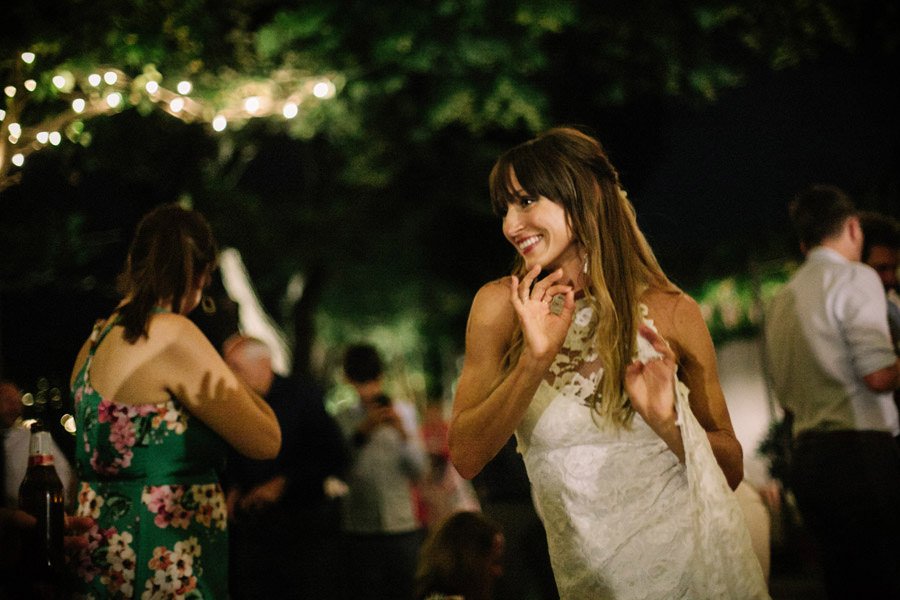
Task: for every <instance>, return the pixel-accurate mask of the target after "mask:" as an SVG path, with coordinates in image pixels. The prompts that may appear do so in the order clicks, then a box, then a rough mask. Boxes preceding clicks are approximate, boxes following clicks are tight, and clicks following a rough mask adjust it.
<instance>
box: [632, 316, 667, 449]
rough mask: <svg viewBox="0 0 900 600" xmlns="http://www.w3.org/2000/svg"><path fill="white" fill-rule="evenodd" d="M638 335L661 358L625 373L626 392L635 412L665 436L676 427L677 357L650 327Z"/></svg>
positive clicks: (637, 364) (638, 362)
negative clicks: (665, 432)
mask: <svg viewBox="0 0 900 600" xmlns="http://www.w3.org/2000/svg"><path fill="white" fill-rule="evenodd" d="M638 333H639V335H641V336H642V337H643V338H644V339H646V340H647V341H648V342H650V344H651V345H652V346H653V348H654V349H655V350H656V351H657V352H659V353H660V354H661V356H660V357H658V358H654V359H651V360H648V361H647V362H646V363H643V362H641V361H639V360H635V361H634V362H632V363H631V364H630V365H628V367H627V368H626V369H625V391H626V392H627V393H628V397H629V398H630V399H631V405H632V406H633V407H634V410H635V411H636V412H637V413H638V414H639V415H641V417H642V418H643V419H644V421H646V423H647V424H648V425H649V426H650V427H652V428H653V430H654V431H656V432H657V433H659V434H660V435H662V434H663V432H664V431H666V430H670V429H671V428H672V427H673V426H674V425H675V418H676V415H675V365H676V362H675V353H674V352H673V351H672V349H671V348H670V347H669V344H667V343H666V340H664V339H663V338H662V336H660V335H659V334H658V333H656V332H655V331H654V330H653V329H651V328H650V327H647V326H646V325H642V326H641V328H640V329H639V330H638Z"/></svg>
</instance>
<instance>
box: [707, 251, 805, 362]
mask: <svg viewBox="0 0 900 600" xmlns="http://www.w3.org/2000/svg"><path fill="white" fill-rule="evenodd" d="M796 267H797V265H796V264H795V263H793V262H784V263H777V264H772V265H765V266H759V265H752V266H751V268H750V269H749V270H748V271H747V272H743V273H738V274H735V275H732V276H729V277H724V278H720V279H711V280H709V281H707V282H706V283H705V284H704V285H703V286H702V287H701V288H700V289H699V290H698V291H696V292H694V293H692V294H691V295H692V296H693V297H694V299H695V300H696V301H697V303H698V304H699V305H700V311H701V313H702V314H703V318H704V320H705V321H706V326H707V327H708V328H709V332H710V335H711V336H712V338H713V342H714V343H716V344H721V343H723V342H725V341H727V340H730V339H734V338H740V337H749V336H753V335H756V334H757V333H759V330H760V327H761V326H762V323H763V316H764V313H765V307H766V306H767V305H768V303H769V301H770V300H771V299H772V298H773V297H774V296H775V294H776V293H778V290H780V289H781V287H782V286H783V285H784V284H785V283H786V282H787V280H788V279H789V278H790V275H791V273H793V271H794V270H795V269H796Z"/></svg>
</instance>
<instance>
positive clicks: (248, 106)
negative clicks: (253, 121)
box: [244, 96, 261, 115]
mask: <svg viewBox="0 0 900 600" xmlns="http://www.w3.org/2000/svg"><path fill="white" fill-rule="evenodd" d="M260 105H261V103H260V100H259V96H250V97H249V98H247V99H246V100H244V110H246V111H247V112H248V113H250V114H251V115H254V114H256V113H257V112H258V111H259V107H260Z"/></svg>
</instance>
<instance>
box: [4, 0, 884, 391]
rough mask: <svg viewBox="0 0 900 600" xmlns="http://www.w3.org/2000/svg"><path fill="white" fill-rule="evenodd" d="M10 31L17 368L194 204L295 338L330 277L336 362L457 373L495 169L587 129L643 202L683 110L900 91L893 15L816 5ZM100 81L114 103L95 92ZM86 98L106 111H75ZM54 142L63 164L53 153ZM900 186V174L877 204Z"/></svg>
mask: <svg viewBox="0 0 900 600" xmlns="http://www.w3.org/2000/svg"><path fill="white" fill-rule="evenodd" d="M4 11H5V12H6V15H5V16H6V19H5V24H4V35H3V36H2V37H0V78H2V79H3V80H4V87H9V86H14V87H15V88H16V89H15V90H14V92H15V93H14V94H13V95H10V94H9V92H7V93H6V108H5V110H4V112H3V113H2V115H3V120H2V121H0V134H2V135H0V143H2V148H0V190H2V193H0V205H2V208H3V210H2V217H0V218H2V224H3V227H4V231H6V232H8V234H7V235H6V236H4V237H5V239H4V240H3V241H2V242H0V244H2V247H0V281H2V286H0V294H2V295H0V318H2V321H0V341H2V353H3V356H4V364H5V365H6V366H7V368H10V369H12V368H13V367H14V366H15V365H12V364H11V363H13V362H14V361H15V360H34V358H28V357H26V358H21V357H20V356H17V355H16V354H17V350H18V348H14V346H18V345H19V343H20V340H21V339H24V337H26V335H25V334H23V333H19V325H20V324H21V321H22V320H25V321H27V322H30V323H33V325H32V327H31V329H30V334H29V335H37V334H36V333H35V332H36V330H37V329H38V328H40V327H42V320H41V318H40V316H39V315H38V314H36V311H37V310H39V309H41V310H44V311H50V312H52V311H53V308H52V304H51V306H50V307H45V306H43V305H42V304H41V303H40V302H35V300H34V298H35V296H40V297H43V298H47V299H52V300H55V301H56V302H57V303H61V305H64V306H67V307H68V308H67V309H66V310H69V311H71V313H72V314H71V316H66V318H63V319H60V321H59V326H58V329H60V330H64V331H59V330H57V331H55V332H53V335H55V336H58V337H61V338H62V339H63V341H62V342H60V343H58V344H56V346H57V347H60V348H61V350H60V353H61V354H64V355H65V358H64V359H61V358H54V359H53V362H54V363H55V362H56V361H59V362H64V361H68V360H71V356H73V355H74V350H73V349H72V346H77V342H78V340H80V338H82V337H83V335H82V334H83V333H84V327H86V326H87V325H82V324H81V323H80V322H79V324H78V325H77V326H76V325H75V323H76V322H78V321H83V322H84V323H89V322H90V318H92V317H93V316H96V315H91V316H90V317H86V316H85V314H84V313H85V312H87V311H92V310H97V311H100V310H103V307H104V304H109V303H111V301H112V300H111V299H112V298H114V292H113V289H112V284H113V278H114V275H115V273H116V271H117V270H118V267H119V266H120V264H121V261H122V258H123V256H124V249H125V244H126V243H127V241H128V239H129V238H130V235H131V232H132V228H133V226H134V224H135V223H136V221H137V219H138V218H139V216H140V215H141V214H142V213H143V212H144V211H145V210H146V209H148V208H149V207H150V206H153V205H155V204H157V203H159V202H164V201H173V200H177V199H185V198H187V199H189V200H190V202H191V203H192V204H193V205H194V206H196V207H197V208H199V209H200V210H202V211H203V212H204V213H205V214H206V215H207V216H208V217H209V218H210V220H211V221H212V222H213V224H214V227H215V229H216V232H217V234H218V236H219V238H220V241H221V242H222V243H223V244H224V245H231V246H234V247H237V248H238V249H240V250H241V251H242V252H243V253H244V256H245V260H246V261H247V264H248V267H249V269H250V272H251V274H252V275H253V276H254V279H255V280H256V283H257V284H258V286H259V287H260V290H261V293H262V296H263V300H264V302H265V304H266V305H267V306H268V307H269V308H270V310H271V311H272V312H273V313H275V314H276V315H277V316H278V317H279V318H281V319H285V320H287V319H288V315H285V314H282V313H281V301H282V296H283V294H284V291H285V288H286V286H287V284H288V281H290V280H291V277H293V276H295V275H296V274H298V273H300V274H303V275H305V276H306V277H307V278H308V279H311V278H312V277H313V275H315V281H320V282H322V283H321V285H322V290H321V296H320V297H319V311H318V313H317V314H318V320H317V324H318V327H319V328H320V330H322V331H327V332H328V333H329V335H331V336H332V337H331V339H332V340H333V341H336V342H340V341H342V340H343V339H347V338H349V337H352V336H359V335H364V334H368V335H372V330H371V327H375V326H377V325H379V324H383V323H386V322H401V323H403V324H405V325H403V327H407V328H408V329H409V330H410V331H415V332H416V333H415V334H410V340H412V341H411V342H410V344H412V347H411V348H410V347H407V348H404V349H403V351H404V352H406V353H407V354H408V355H412V356H417V357H419V359H422V357H426V358H425V359H424V360H428V361H431V362H432V363H433V364H432V365H430V366H427V367H426V370H437V371H439V370H440V368H439V367H440V363H442V362H443V363H446V362H447V358H446V356H447V355H450V356H452V355H454V353H456V352H458V351H459V347H460V346H459V344H460V340H461V336H462V333H463V331H464V322H465V314H466V311H467V307H468V302H469V299H470V298H471V295H472V293H473V292H474V289H476V288H477V286H478V285H479V284H480V283H483V282H484V281H485V280H487V279H489V278H491V277H495V276H498V275H500V274H502V273H504V272H505V271H506V269H507V268H508V265H509V263H510V261H511V258H512V256H511V253H510V252H509V251H508V250H507V249H506V247H505V243H504V242H503V240H502V239H501V236H500V235H499V232H498V229H499V228H498V223H497V221H496V219H495V218H494V217H493V216H492V215H491V214H490V211H489V205H488V202H487V201H486V186H485V178H486V174H487V172H488V170H489V168H490V165H491V163H492V161H493V160H494V158H495V157H496V156H497V154H498V153H499V152H500V151H502V150H503V149H505V148H506V147H508V146H509V145H511V144H514V143H518V142H519V141H522V140H524V139H526V138H527V137H529V136H530V135H532V134H533V133H535V132H537V131H539V130H541V129H543V128H545V127H547V126H549V125H553V124H557V123H578V124H583V125H586V126H588V127H590V128H592V129H594V130H595V131H598V132H600V133H601V139H604V141H605V143H606V144H607V146H608V147H610V148H611V149H612V150H613V154H614V162H615V163H616V164H617V165H619V167H620V170H622V171H623V174H624V178H625V181H626V185H627V184H628V183H629V182H630V181H637V182H639V180H640V174H641V173H642V172H644V171H646V170H647V169H648V168H650V167H649V166H650V165H652V164H653V162H654V160H656V159H657V158H658V157H657V156H655V155H654V150H652V148H653V147H654V144H653V142H655V141H659V142H661V140H659V136H660V133H659V131H658V129H659V128H660V126H661V123H662V121H663V120H664V119H666V118H667V115H668V114H669V113H670V112H671V111H672V110H673V107H680V108H683V109H684V110H702V108H703V107H705V106H710V105H713V104H715V103H716V102H717V101H718V100H719V99H720V98H721V97H722V96H723V95H724V94H727V93H728V92H729V90H735V89H739V88H741V87H742V86H746V85H748V84H749V83H751V82H752V81H754V80H755V79H757V78H759V77H761V76H764V74H767V73H772V72H785V71H790V70H792V69H797V68H800V67H802V66H803V65H806V64H814V63H817V62H823V61H828V60H833V59H834V57H835V56H839V57H853V60H856V61H861V62H865V63H867V64H870V65H873V68H875V69H880V68H885V69H886V68H888V67H893V66H896V51H897V42H898V32H900V28H898V27H897V25H898V9H897V8H896V7H895V6H894V5H893V4H891V3H887V2H881V3H879V2H861V3H841V2H835V1H826V2H809V1H805V0H789V1H787V2H784V1H775V0H766V1H763V2H735V1H731V2H728V1H713V2H697V1H691V2H684V3H679V4H677V5H676V6H666V7H663V5H660V4H659V3H654V2H630V3H609V2H588V1H585V0H518V1H510V0H499V1H488V0H434V1H430V2H424V1H415V0H414V1H409V0H405V1H402V2H401V1H398V0H386V1H384V2H377V3H373V2H367V1H363V0H347V1H342V2H334V1H333V0H305V1H304V2H283V1H278V2H276V1H274V0H222V1H218V2H211V1H208V0H180V1H179V2H172V1H170V0H163V1H162V2H147V1H146V0H121V1H117V2H86V1H84V0H68V1H66V2H50V1H49V0H38V1H36V2H29V3H13V5H11V6H9V7H6V8H5V9H4ZM29 52H30V53H33V54H34V60H33V61H32V62H25V61H24V60H23V58H22V57H23V53H29ZM107 71H113V72H115V73H117V74H118V79H117V80H116V82H115V83H114V84H108V83H106V82H103V81H101V82H100V83H98V84H97V85H94V84H92V83H90V81H89V80H88V76H89V75H92V74H93V75H98V76H100V77H101V79H102V75H103V74H104V73H105V72H107ZM60 75H62V76H63V79H58V80H56V81H57V82H61V83H62V85H58V84H57V83H56V82H54V77H57V76H60ZM29 80H30V81H33V84H28V81H29ZM183 81H188V82H190V84H191V89H190V90H189V91H187V92H185V93H181V92H179V91H178V86H179V83H181V82H183ZM151 82H152V83H155V84H156V85H157V86H159V88H160V89H162V90H163V92H165V94H163V92H161V91H159V90H157V91H156V92H151V91H150V90H151V89H156V88H148V87H147V84H148V83H151ZM326 82H327V84H328V85H330V86H333V89H331V90H327V93H324V92H323V93H322V94H318V93H316V92H315V91H314V87H313V86H315V85H316V84H317V83H326ZM26 84H27V85H26ZM31 85H33V90H30V91H29V89H28V86H31ZM112 92H115V93H119V94H120V96H121V98H120V99H119V102H121V104H117V105H116V106H114V107H113V106H111V105H109V103H108V97H109V96H108V93H112ZM332 94H333V96H332ZM79 98H80V99H82V100H84V101H85V104H86V106H87V107H91V106H94V107H96V109H95V110H94V112H91V110H89V109H88V110H85V109H83V110H82V112H79V111H77V110H76V106H75V105H74V104H73V103H74V102H75V101H76V100H78V99H79ZM176 98H180V99H181V100H182V102H183V105H184V106H183V107H182V108H181V109H180V110H177V111H176V110H174V108H175V106H176V105H173V102H172V101H173V100H174V99H176ZM251 98H253V99H255V101H254V102H255V103H254V104H252V106H251V105H248V99H251ZM104 103H106V104H104ZM287 104H293V105H294V108H295V109H296V114H295V115H293V114H291V113H290V112H287V111H286V110H285V109H286V106H287ZM254 107H255V110H251V109H253V108H254ZM226 115H227V118H226V121H225V123H226V125H225V127H224V130H222V131H216V129H217V128H218V125H219V124H220V123H219V124H216V123H214V119H215V118H216V117H223V118H224V117H226ZM255 115H258V116H255ZM288 115H290V116H288ZM13 123H16V124H18V126H19V127H20V128H21V132H20V134H19V135H12V134H13V133H15V131H13V129H14V128H11V124H13ZM54 127H55V129H54ZM54 131H56V132H58V133H60V134H61V135H60V137H62V138H63V141H62V143H59V144H58V145H57V144H53V143H48V141H43V142H42V141H41V139H46V140H50V138H49V135H50V134H51V133H52V132H54ZM40 133H46V134H48V137H47V138H39V137H38V134H40ZM640 136H643V137H646V138H648V140H646V141H645V144H646V145H645V146H641V147H640V151H635V152H629V150H632V149H635V148H638V146H637V145H636V142H635V140H634V139H633V138H636V137H640ZM11 138H16V142H15V143H13V141H12V139H11ZM23 145H24V146H23ZM26 146H27V147H26ZM656 146H657V147H659V146H662V144H661V143H660V144H657V145H656ZM23 147H25V149H24V150H23ZM657 151H659V150H657ZM16 154H21V155H23V159H24V163H23V164H22V166H21V167H19V166H16V165H15V163H14V162H13V157H14V156H15V155H16ZM26 154H27V156H25V155H26ZM17 160H19V159H17ZM892 184H893V185H896V174H894V175H893V179H889V180H887V181H881V182H880V185H881V186H882V187H886V188H888V189H890V186H891V185H892ZM4 187H5V188H6V189H3V188H4ZM894 189H895V190H896V188H894ZM895 193H896V192H895ZM639 212H640V206H639ZM724 254H725V255H727V254H728V252H725V253H724ZM711 260H714V257H713V258H711ZM691 270H692V269H691V266H686V268H685V269H684V271H685V273H688V274H690V272H691ZM64 298H69V301H64V300H63V299H64ZM73 299H76V300H77V302H75V303H74V304H73V303H72V300H73ZM58 314H59V313H57V315H58ZM57 318H59V316H57ZM14 325H15V327H14ZM39 339H40V340H41V342H40V343H41V344H43V345H45V346H46V344H47V343H48V342H46V340H45V338H44V337H41V338H39ZM397 352H398V353H400V352H401V351H400V350H399V349H398V350H397ZM442 357H443V358H442ZM56 368H57V367H56V366H55V364H54V366H53V367H52V369H53V370H55V369H56ZM29 376H30V375H29Z"/></svg>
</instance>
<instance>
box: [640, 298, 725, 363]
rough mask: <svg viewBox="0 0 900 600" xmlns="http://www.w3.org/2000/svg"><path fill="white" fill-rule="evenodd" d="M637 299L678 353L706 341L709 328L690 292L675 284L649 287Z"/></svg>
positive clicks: (704, 343)
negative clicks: (674, 285) (675, 286)
mask: <svg viewBox="0 0 900 600" xmlns="http://www.w3.org/2000/svg"><path fill="white" fill-rule="evenodd" d="M641 301H642V302H643V303H644V304H645V305H646V306H647V309H648V312H649V317H650V318H651V319H653V322H654V324H655V325H656V327H657V329H658V330H659V332H660V334H662V336H663V337H664V338H666V340H668V341H669V342H670V343H671V344H672V345H673V347H674V348H675V351H676V352H677V353H678V354H679V355H681V354H683V353H684V350H685V349H687V348H692V347H696V345H697V344H698V343H699V344H703V345H706V343H707V340H708V339H709V330H708V329H707V327H706V321H704V319H703V313H702V312H701V311H700V305H699V304H697V301H696V300H694V299H693V298H692V297H691V296H690V295H688V294H686V293H685V292H683V291H681V290H679V289H677V288H673V289H671V290H666V289H658V288H651V289H649V290H647V291H646V292H645V293H644V295H643V296H642V297H641Z"/></svg>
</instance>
